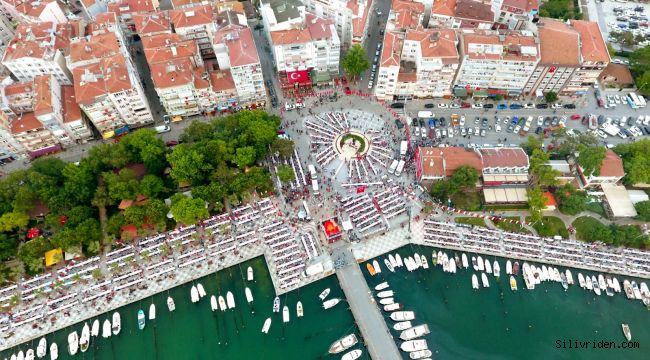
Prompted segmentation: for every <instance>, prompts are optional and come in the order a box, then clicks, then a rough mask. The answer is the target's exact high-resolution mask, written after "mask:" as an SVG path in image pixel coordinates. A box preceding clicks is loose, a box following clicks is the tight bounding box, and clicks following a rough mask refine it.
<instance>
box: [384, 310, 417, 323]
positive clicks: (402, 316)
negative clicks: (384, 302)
mask: <svg viewBox="0 0 650 360" xmlns="http://www.w3.org/2000/svg"><path fill="white" fill-rule="evenodd" d="M390 318H391V319H392V320H393V321H407V320H413V319H415V313H414V312H413V311H395V312H392V313H391V314H390Z"/></svg>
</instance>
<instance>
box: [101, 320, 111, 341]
mask: <svg viewBox="0 0 650 360" xmlns="http://www.w3.org/2000/svg"><path fill="white" fill-rule="evenodd" d="M110 336H111V322H110V321H109V320H108V319H106V320H104V323H103V324H102V337H103V338H104V339H106V338H108V337H110Z"/></svg>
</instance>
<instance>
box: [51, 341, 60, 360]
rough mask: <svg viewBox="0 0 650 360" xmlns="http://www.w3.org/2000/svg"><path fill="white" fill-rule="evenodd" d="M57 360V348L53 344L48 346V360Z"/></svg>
mask: <svg viewBox="0 0 650 360" xmlns="http://www.w3.org/2000/svg"><path fill="white" fill-rule="evenodd" d="M58 358H59V346H58V345H57V344H56V343H55V342H53V343H51V344H50V360H56V359H58Z"/></svg>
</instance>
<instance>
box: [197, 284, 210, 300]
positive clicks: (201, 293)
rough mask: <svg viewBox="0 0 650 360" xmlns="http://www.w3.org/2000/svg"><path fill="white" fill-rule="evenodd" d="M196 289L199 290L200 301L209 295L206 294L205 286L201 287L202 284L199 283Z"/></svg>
mask: <svg viewBox="0 0 650 360" xmlns="http://www.w3.org/2000/svg"><path fill="white" fill-rule="evenodd" d="M196 288H197V289H198V290H199V298H200V299H203V297H204V296H205V295H207V294H206V293H205V289H204V288H203V285H201V283H198V284H196Z"/></svg>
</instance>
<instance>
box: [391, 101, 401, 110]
mask: <svg viewBox="0 0 650 360" xmlns="http://www.w3.org/2000/svg"><path fill="white" fill-rule="evenodd" d="M390 107H391V109H404V103H401V102H396V103H392V104H390Z"/></svg>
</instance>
